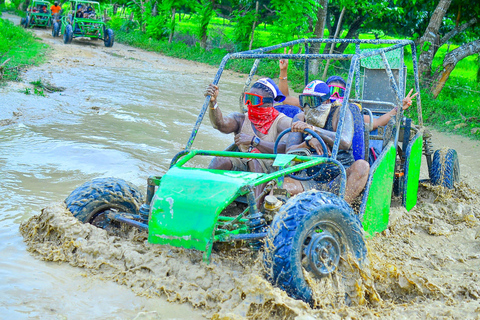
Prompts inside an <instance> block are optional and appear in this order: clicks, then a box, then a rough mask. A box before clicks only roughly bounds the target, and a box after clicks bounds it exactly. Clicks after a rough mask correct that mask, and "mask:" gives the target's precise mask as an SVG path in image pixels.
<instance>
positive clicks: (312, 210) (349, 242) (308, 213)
mask: <svg viewBox="0 0 480 320" xmlns="http://www.w3.org/2000/svg"><path fill="white" fill-rule="evenodd" d="M349 253H350V254H351V257H353V259H354V260H355V261H356V264H357V265H358V267H359V268H364V267H365V266H366V265H368V259H367V248H366V246H365V241H364V238H363V232H362V226H361V223H360V221H359V219H358V217H357V216H356V215H354V213H353V210H352V209H351V208H350V206H349V205H348V204H347V203H346V202H345V201H344V200H343V199H340V198H339V197H337V196H336V195H334V194H331V193H328V192H323V191H317V190H312V191H307V192H304V193H302V194H300V195H298V196H297V197H294V198H291V199H290V200H289V201H288V202H287V203H286V204H285V205H284V206H283V207H282V208H281V209H280V212H279V213H278V214H277V215H276V216H275V218H274V219H273V221H272V224H271V226H270V229H269V231H268V233H267V237H266V239H265V250H264V266H265V273H266V277H267V279H268V280H269V281H270V282H271V283H272V284H273V285H275V286H277V287H280V288H281V289H282V290H284V291H286V292H287V294H288V295H289V296H290V297H292V298H294V299H301V300H303V301H305V302H307V303H310V304H311V305H313V304H314V303H313V302H314V301H313V300H314V292H313V290H312V288H311V287H310V285H309V283H307V281H306V279H305V276H304V270H303V269H305V271H307V272H308V273H309V274H310V275H311V278H313V279H315V280H321V279H322V278H324V277H327V276H329V275H333V274H334V273H336V272H339V273H340V275H341V277H345V276H346V277H350V276H351V274H353V272H350V271H349V270H350V269H351V267H348V266H347V265H349V262H348V257H347V256H348V255H349ZM344 273H348V274H344ZM350 273H351V274H350ZM346 293H347V292H346ZM347 294H348V293H347Z"/></svg>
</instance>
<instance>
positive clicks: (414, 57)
mask: <svg viewBox="0 0 480 320" xmlns="http://www.w3.org/2000/svg"><path fill="white" fill-rule="evenodd" d="M410 47H411V48H412V49H411V50H412V63H413V77H414V78H415V91H416V92H418V95H417V97H416V98H417V114H418V123H419V125H420V126H423V116H422V99H420V81H419V80H418V62H417V46H416V45H415V43H414V42H412V43H411V44H410Z"/></svg>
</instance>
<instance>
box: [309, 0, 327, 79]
mask: <svg viewBox="0 0 480 320" xmlns="http://www.w3.org/2000/svg"><path fill="white" fill-rule="evenodd" d="M319 4H320V6H319V8H318V11H317V23H316V24H315V30H314V31H313V34H314V35H315V38H319V39H321V38H323V34H324V31H325V21H326V20H327V9H328V0H319ZM311 51H312V53H319V52H320V43H314V44H313V45H312V48H311ZM319 65H320V61H319V60H318V59H315V60H312V63H311V65H310V73H311V74H317V73H318V66H319Z"/></svg>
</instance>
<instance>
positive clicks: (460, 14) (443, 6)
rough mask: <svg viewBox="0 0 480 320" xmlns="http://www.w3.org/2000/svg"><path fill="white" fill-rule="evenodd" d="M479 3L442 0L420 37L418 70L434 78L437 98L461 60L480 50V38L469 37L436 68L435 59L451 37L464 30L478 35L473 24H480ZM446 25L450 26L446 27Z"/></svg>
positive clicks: (463, 32)
mask: <svg viewBox="0 0 480 320" xmlns="http://www.w3.org/2000/svg"><path fill="white" fill-rule="evenodd" d="M475 3H476V1H470V3H467V4H465V2H461V1H453V0H440V2H439V3H438V5H437V6H436V8H435V10H434V11H433V14H432V15H431V18H430V20H429V23H428V26H427V28H426V29H425V32H424V34H423V36H422V37H421V38H420V41H419V50H420V55H419V58H418V70H419V73H420V75H421V76H422V81H423V82H424V83H425V82H427V81H432V80H433V84H434V85H433V86H432V87H431V92H432V93H433V95H434V97H435V98H436V97H437V96H438V94H439V93H440V92H441V91H442V89H443V87H444V86H445V82H446V81H447V80H448V77H449V76H450V74H451V72H452V71H453V69H454V68H455V66H456V64H457V63H458V61H460V60H462V59H464V58H466V57H468V56H470V55H473V54H476V53H479V52H480V43H479V40H473V41H466V43H463V44H461V46H460V47H459V48H457V49H455V50H453V51H451V52H449V53H447V54H446V55H445V56H444V58H443V63H442V65H441V66H440V68H439V69H438V70H436V71H434V70H433V66H432V63H433V60H434V58H435V56H436V55H437V53H438V49H439V48H440V47H441V46H443V45H444V44H446V43H447V42H448V41H450V40H453V39H454V38H455V37H456V38H458V37H459V36H461V35H464V34H470V36H475V37H477V38H478V35H479V34H478V31H477V32H475V31H474V30H475V29H473V28H472V27H473V26H478V25H479V24H480V20H479V18H478V16H479V15H480V8H479V6H478V5H475ZM451 9H453V10H451ZM448 22H451V23H450V25H447V26H445V24H447V23H448ZM444 26H445V27H446V28H443V30H442V27H444ZM432 72H433V74H432Z"/></svg>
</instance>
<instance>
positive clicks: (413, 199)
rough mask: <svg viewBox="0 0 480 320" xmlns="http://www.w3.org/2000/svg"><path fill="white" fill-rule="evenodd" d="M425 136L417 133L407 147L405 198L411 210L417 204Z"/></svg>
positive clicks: (407, 206) (405, 203)
mask: <svg viewBox="0 0 480 320" xmlns="http://www.w3.org/2000/svg"><path fill="white" fill-rule="evenodd" d="M422 147H423V137H422V135H421V133H418V134H416V135H415V137H414V139H413V140H412V141H411V142H410V143H409V145H408V147H407V151H406V153H405V155H406V162H405V185H404V188H405V190H404V193H403V196H404V200H403V203H404V205H405V208H406V209H407V210H408V211H410V210H411V209H412V208H413V207H414V206H415V205H416V204H417V193H418V182H419V180H420V165H421V163H422Z"/></svg>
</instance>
